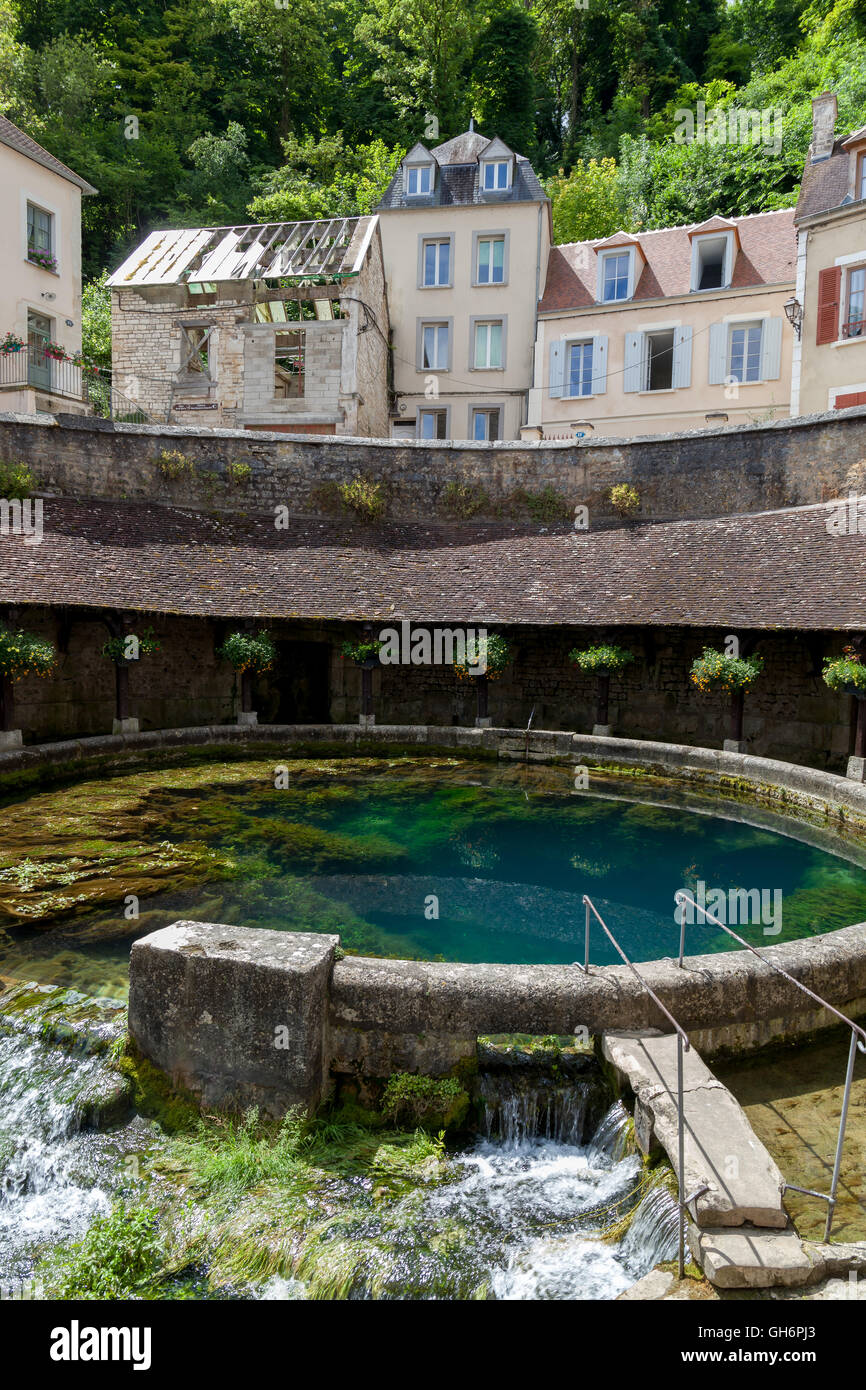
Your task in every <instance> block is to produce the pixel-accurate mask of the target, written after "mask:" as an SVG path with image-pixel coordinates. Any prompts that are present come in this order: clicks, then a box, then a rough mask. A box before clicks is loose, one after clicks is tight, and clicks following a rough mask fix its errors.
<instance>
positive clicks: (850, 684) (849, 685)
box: [821, 647, 866, 696]
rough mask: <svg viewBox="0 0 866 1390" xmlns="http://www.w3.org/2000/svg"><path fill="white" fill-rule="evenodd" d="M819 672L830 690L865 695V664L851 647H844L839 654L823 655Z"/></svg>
mask: <svg viewBox="0 0 866 1390" xmlns="http://www.w3.org/2000/svg"><path fill="white" fill-rule="evenodd" d="M821 674H822V676H823V677H824V683H825V685H828V686H829V687H830V689H831V690H843V691H845V692H846V693H847V694H849V695H850V694H857V695H861V694H862V695H864V696H866V666H864V665H863V662H862V661H861V660H860V657H859V656H858V655H857V653H856V652H855V650H854V648H853V647H845V648H844V649H843V653H842V655H841V656H837V657H835V658H833V657H829V656H828V657H825V660H824V669H823V671H822V672H821Z"/></svg>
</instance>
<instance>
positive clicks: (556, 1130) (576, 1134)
mask: <svg viewBox="0 0 866 1390" xmlns="http://www.w3.org/2000/svg"><path fill="white" fill-rule="evenodd" d="M597 1089H598V1085H597V1082H596V1081H595V1080H585V1081H578V1080H575V1081H565V1082H557V1081H555V1080H553V1079H552V1078H550V1077H546V1076H543V1075H539V1074H538V1073H535V1072H524V1073H522V1074H519V1073H513V1072H512V1073H505V1074H502V1073H495V1072H486V1073H483V1074H482V1076H481V1078H480V1082H479V1096H480V1099H481V1100H482V1102H483V1105H484V1132H485V1135H486V1138H487V1139H488V1140H491V1139H501V1140H502V1142H503V1143H504V1144H505V1146H506V1147H509V1148H514V1147H516V1146H517V1145H519V1144H522V1143H524V1142H525V1141H526V1140H527V1139H547V1140H550V1141H552V1142H553V1143H556V1144H580V1143H582V1142H583V1141H584V1131H585V1127H586V1120H587V1113H588V1111H589V1108H590V1104H591V1101H592V1099H593V1096H594V1094H595V1093H596V1092H597Z"/></svg>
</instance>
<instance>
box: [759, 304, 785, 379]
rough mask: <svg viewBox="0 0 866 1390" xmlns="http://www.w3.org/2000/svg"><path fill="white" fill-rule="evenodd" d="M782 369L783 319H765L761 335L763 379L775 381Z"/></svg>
mask: <svg viewBox="0 0 866 1390" xmlns="http://www.w3.org/2000/svg"><path fill="white" fill-rule="evenodd" d="M781 370H782V320H781V319H779V318H776V319H764V331H763V334H762V335H761V380H762V381H775V380H776V378H777V377H778V376H779V375H780V374H781Z"/></svg>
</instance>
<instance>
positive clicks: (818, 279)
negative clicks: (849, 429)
mask: <svg viewBox="0 0 866 1390" xmlns="http://www.w3.org/2000/svg"><path fill="white" fill-rule="evenodd" d="M836 115H837V103H836V98H835V96H834V95H833V93H832V92H823V93H822V94H821V96H819V97H816V98H815V99H814V101H813V102H812V143H811V145H810V147H809V154H808V157H807V159H806V167H805V170H804V172H803V181H802V183H801V185H800V197H799V200H798V202H797V207H796V211H795V219H794V220H795V225H796V229H797V287H796V300H795V309H796V316H797V318H798V320H799V322H798V330H800V331H801V332H802V337H801V338H800V339H799V340H798V342H797V344H796V345H795V351H794V364H793V383H792V390H791V414H792V415H797V414H800V415H808V414H810V413H812V412H814V411H818V410H833V409H836V410H844V409H845V408H846V407H848V406H854V405H866V126H861V127H860V129H859V130H855V131H853V132H852V133H851V134H850V135H846V136H837V134H836Z"/></svg>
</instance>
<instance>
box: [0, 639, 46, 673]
mask: <svg viewBox="0 0 866 1390" xmlns="http://www.w3.org/2000/svg"><path fill="white" fill-rule="evenodd" d="M56 659H57V653H56V652H55V650H54V647H53V645H52V644H51V643H50V642H46V641H44V639H43V638H41V637H34V635H33V633H32V632H23V631H18V632H15V631H13V629H12V628H8V627H0V675H3V676H5V677H6V678H7V680H12V681H17V680H20V679H21V677H22V676H47V675H50V673H51V670H52V667H53V666H54V662H55V661H56Z"/></svg>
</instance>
